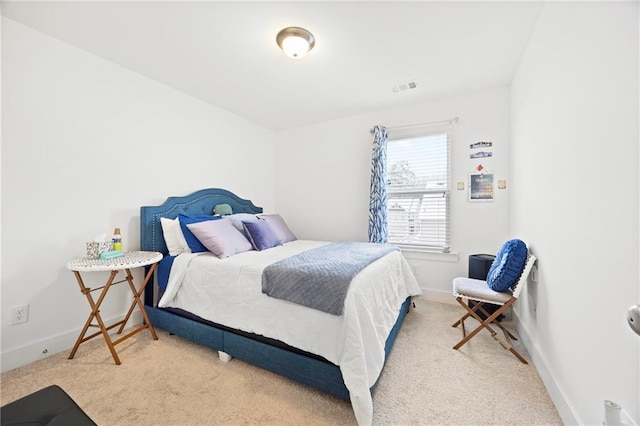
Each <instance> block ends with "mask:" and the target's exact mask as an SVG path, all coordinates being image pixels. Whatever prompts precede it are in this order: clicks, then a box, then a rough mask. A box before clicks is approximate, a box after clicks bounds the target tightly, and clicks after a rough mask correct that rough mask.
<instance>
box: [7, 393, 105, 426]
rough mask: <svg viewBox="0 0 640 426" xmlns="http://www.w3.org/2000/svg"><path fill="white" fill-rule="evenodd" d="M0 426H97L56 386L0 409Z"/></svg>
mask: <svg viewBox="0 0 640 426" xmlns="http://www.w3.org/2000/svg"><path fill="white" fill-rule="evenodd" d="M0 421H1V422H2V426H9V425H20V426H36V425H38V426H41V425H49V426H97V425H96V423H95V422H94V421H93V420H91V419H90V418H89V416H87V415H86V414H85V412H84V411H82V409H81V408H80V407H79V406H78V404H76V402H75V401H74V400H73V399H71V397H70V396H69V395H67V393H66V392H65V391H64V390H62V388H61V387H60V386H58V385H51V386H48V387H46V388H44V389H40V390H39V391H36V392H34V393H32V394H29V395H27V396H25V397H23V398H20V399H18V400H16V401H13V402H10V403H9V404H7V405H4V406H2V407H0Z"/></svg>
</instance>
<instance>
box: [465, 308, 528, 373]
mask: <svg viewBox="0 0 640 426" xmlns="http://www.w3.org/2000/svg"><path fill="white" fill-rule="evenodd" d="M515 300H516V299H515V298H512V299H510V300H508V301H507V302H506V303H505V304H504V305H502V307H501V308H500V309H498V310H496V311H495V312H494V313H493V314H491V315H489V313H488V312H487V311H486V310H485V309H484V308H482V305H483V303H482V302H477V303H476V304H475V305H474V307H473V308H470V307H469V306H468V305H467V304H466V303H465V301H464V299H462V298H461V297H457V298H456V301H457V302H458V303H459V304H460V305H461V306H462V307H463V308H465V310H466V311H467V312H466V313H465V315H464V316H462V318H460V319H459V320H458V321H456V322H455V323H454V324H453V327H456V326H457V325H458V324H462V335H463V338H462V340H460V341H459V342H458V343H457V344H456V345H455V346H454V347H453V349H456V350H457V349H460V348H461V347H462V346H463V345H464V344H465V343H467V342H468V341H469V340H471V339H472V338H473V337H474V336H475V335H476V334H478V333H479V332H480V331H481V330H482V329H483V328H486V329H487V331H488V332H489V333H491V336H492V337H493V338H494V339H495V340H496V341H497V342H499V343H500V344H501V345H502V346H503V347H504V348H505V349H507V350H508V351H509V352H511V353H512V354H513V355H514V356H515V357H516V358H518V359H519V360H520V361H521V362H522V363H523V364H528V362H527V360H526V359H524V357H523V356H522V355H520V353H519V352H518V351H517V350H516V349H515V348H514V347H513V346H512V345H511V342H510V340H511V339H513V340H518V339H517V338H516V337H515V335H513V334H512V333H511V332H510V331H509V330H507V329H506V328H505V327H504V326H503V325H502V324H500V323H499V322H497V321H496V319H497V318H498V316H500V315H501V314H502V313H503V312H504V311H506V310H507V309H508V308H509V307H510V306H511V305H512V304H513V303H514V302H515ZM478 310H479V311H480V312H482V313H483V314H484V315H485V316H486V319H483V318H481V317H480V316H479V315H478V313H477V311H478ZM469 317H473V318H475V319H476V320H477V321H478V322H479V323H480V324H479V325H478V326H477V327H476V328H475V329H474V330H473V331H472V332H471V333H469V334H467V333H466V330H465V328H464V320H465V319H467V318H469ZM490 324H493V325H496V326H497V327H499V328H500V329H501V330H502V332H503V333H504V337H505V338H504V339H502V338H501V337H500V335H499V334H498V333H496V331H495V330H494V329H493V328H491V326H490Z"/></svg>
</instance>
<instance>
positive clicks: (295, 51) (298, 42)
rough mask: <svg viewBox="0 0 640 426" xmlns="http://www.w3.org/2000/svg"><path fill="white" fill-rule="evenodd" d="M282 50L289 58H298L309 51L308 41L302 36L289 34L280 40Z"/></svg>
mask: <svg viewBox="0 0 640 426" xmlns="http://www.w3.org/2000/svg"><path fill="white" fill-rule="evenodd" d="M282 50H284V53H285V54H286V55H287V56H289V57H290V58H294V59H300V58H302V57H303V56H304V55H306V54H307V52H308V51H309V42H308V41H307V40H305V39H303V38H302V37H298V36H289V37H287V38H285V39H284V40H283V41H282Z"/></svg>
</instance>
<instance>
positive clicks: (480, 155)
mask: <svg viewBox="0 0 640 426" xmlns="http://www.w3.org/2000/svg"><path fill="white" fill-rule="evenodd" d="M487 157H493V152H491V151H478V152H474V153H472V154H469V158H487Z"/></svg>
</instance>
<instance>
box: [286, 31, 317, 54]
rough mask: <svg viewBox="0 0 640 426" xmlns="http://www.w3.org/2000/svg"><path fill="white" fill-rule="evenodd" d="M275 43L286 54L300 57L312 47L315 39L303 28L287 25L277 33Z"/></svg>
mask: <svg viewBox="0 0 640 426" xmlns="http://www.w3.org/2000/svg"><path fill="white" fill-rule="evenodd" d="M276 43H278V46H280V48H281V49H282V50H283V51H284V53H285V54H286V55H287V56H289V57H290V58H294V59H300V58H302V57H303V56H305V55H306V54H307V53H308V52H309V51H310V50H311V49H313V46H315V44H316V39H315V37H314V36H313V34H311V33H310V32H309V31H307V30H305V29H304V28H300V27H287V28H284V29H282V30H281V31H280V32H279V33H278V35H277V36H276Z"/></svg>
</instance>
